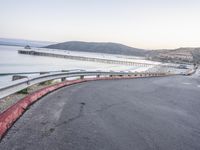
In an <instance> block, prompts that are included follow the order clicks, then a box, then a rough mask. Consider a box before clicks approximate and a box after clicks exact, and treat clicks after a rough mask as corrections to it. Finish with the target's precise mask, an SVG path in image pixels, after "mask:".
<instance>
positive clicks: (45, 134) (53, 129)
mask: <svg viewBox="0 0 200 150" xmlns="http://www.w3.org/2000/svg"><path fill="white" fill-rule="evenodd" d="M85 105H86V103H84V102H81V103H80V108H79V113H78V115H76V116H75V117H72V118H69V119H68V120H66V121H63V122H62V123H60V124H56V125H55V126H54V128H50V129H48V130H46V131H45V132H44V133H43V134H42V137H47V136H50V135H51V134H52V133H53V132H54V131H55V128H57V127H60V126H62V125H64V124H65V125H66V124H69V123H71V122H73V121H75V120H77V119H79V118H80V117H82V116H83V110H84V106H85Z"/></svg>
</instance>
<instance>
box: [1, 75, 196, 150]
mask: <svg viewBox="0 0 200 150" xmlns="http://www.w3.org/2000/svg"><path fill="white" fill-rule="evenodd" d="M0 149H2V150H199V149H200V80H199V78H197V77H196V78H193V77H184V76H177V77H162V78H148V79H147V78H146V79H132V80H130V79H129V80H110V81H93V82H88V83H82V84H79V85H73V86H70V87H66V88H63V89H60V90H58V91H56V92H53V93H51V94H49V95H47V96H45V97H43V98H42V99H41V100H40V101H38V102H37V103H35V104H34V105H33V106H32V107H31V108H30V109H29V110H28V111H27V112H26V113H25V114H24V115H23V116H22V117H21V118H20V119H19V120H18V121H17V122H16V123H15V125H14V126H13V127H12V128H11V130H10V131H9V132H8V134H7V135H6V136H5V137H4V139H3V140H2V142H1V143H0Z"/></svg>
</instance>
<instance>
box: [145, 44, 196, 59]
mask: <svg viewBox="0 0 200 150" xmlns="http://www.w3.org/2000/svg"><path fill="white" fill-rule="evenodd" d="M147 57H148V58H149V59H150V60H156V61H163V62H175V63H199V62H200V48H190V47H184V48H178V49H171V50H169V49H161V50H152V51H149V52H148V54H147Z"/></svg>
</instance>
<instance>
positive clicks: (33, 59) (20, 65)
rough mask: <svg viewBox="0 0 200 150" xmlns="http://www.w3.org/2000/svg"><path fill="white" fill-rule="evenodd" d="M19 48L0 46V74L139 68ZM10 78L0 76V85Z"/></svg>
mask: <svg viewBox="0 0 200 150" xmlns="http://www.w3.org/2000/svg"><path fill="white" fill-rule="evenodd" d="M21 49H24V48H23V47H16V46H0V74H1V73H21V72H41V71H59V70H74V69H83V70H102V71H109V70H114V71H129V70H135V69H141V68H139V67H137V66H123V65H116V64H103V63H96V62H86V61H77V60H68V59H61V58H51V57H42V56H31V55H22V54H18V50H21ZM10 80H11V76H0V85H2V84H5V83H7V82H9V81H10Z"/></svg>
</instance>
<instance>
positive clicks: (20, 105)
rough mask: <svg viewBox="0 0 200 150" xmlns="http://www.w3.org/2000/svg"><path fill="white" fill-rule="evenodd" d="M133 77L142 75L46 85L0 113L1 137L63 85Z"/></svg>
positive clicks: (87, 79)
mask: <svg viewBox="0 0 200 150" xmlns="http://www.w3.org/2000/svg"><path fill="white" fill-rule="evenodd" d="M132 78H141V77H131V76H130V77H102V78H86V79H78V80H72V81H64V82H62V83H58V84H55V85H52V86H49V87H45V88H43V89H41V90H38V91H36V92H34V93H32V94H30V95H28V96H26V97H24V98H23V99H21V100H19V101H18V102H17V103H16V104H14V105H12V106H11V107H9V108H8V109H7V110H5V111H4V112H3V113H1V114H0V139H2V138H3V136H4V135H5V134H6V132H7V131H8V129H9V128H10V127H11V126H12V125H13V124H14V122H15V121H16V120H17V119H18V118H20V116H21V115H22V114H23V113H24V112H25V111H26V110H27V108H28V107H29V106H30V105H31V104H33V103H34V102H36V101H38V100H39V99H40V98H41V97H43V96H44V95H46V94H48V93H50V92H52V91H55V90H57V89H59V88H61V87H64V86H69V85H73V84H77V83H82V82H87V81H96V80H113V79H132Z"/></svg>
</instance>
